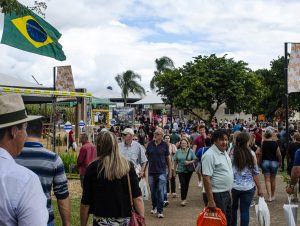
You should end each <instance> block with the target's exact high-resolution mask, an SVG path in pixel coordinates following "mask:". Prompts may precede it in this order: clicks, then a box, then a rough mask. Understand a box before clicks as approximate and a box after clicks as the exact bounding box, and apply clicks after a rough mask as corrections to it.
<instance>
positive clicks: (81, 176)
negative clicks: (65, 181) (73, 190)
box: [80, 175, 84, 188]
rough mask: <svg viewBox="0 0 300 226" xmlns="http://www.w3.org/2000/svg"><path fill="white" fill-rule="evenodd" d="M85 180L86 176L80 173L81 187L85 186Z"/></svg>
mask: <svg viewBox="0 0 300 226" xmlns="http://www.w3.org/2000/svg"><path fill="white" fill-rule="evenodd" d="M83 180H84V176H83V175H80V185H81V188H83Z"/></svg>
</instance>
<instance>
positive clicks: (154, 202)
mask: <svg viewBox="0 0 300 226" xmlns="http://www.w3.org/2000/svg"><path fill="white" fill-rule="evenodd" d="M148 183H149V187H150V192H151V201H152V209H153V210H154V209H155V208H157V188H156V187H157V185H156V184H157V179H156V175H155V174H149V175H148Z"/></svg>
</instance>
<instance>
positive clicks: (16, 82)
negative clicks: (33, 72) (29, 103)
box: [0, 73, 46, 89]
mask: <svg viewBox="0 0 300 226" xmlns="http://www.w3.org/2000/svg"><path fill="white" fill-rule="evenodd" d="M0 86H7V87H23V88H38V89H39V88H46V87H43V86H41V85H38V84H36V83H33V82H28V81H25V80H23V79H20V78H16V77H12V76H9V75H6V74H2V73H0Z"/></svg>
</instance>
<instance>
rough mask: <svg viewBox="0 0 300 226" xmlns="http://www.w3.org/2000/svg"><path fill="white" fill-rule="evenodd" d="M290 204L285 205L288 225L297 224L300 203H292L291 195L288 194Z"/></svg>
mask: <svg viewBox="0 0 300 226" xmlns="http://www.w3.org/2000/svg"><path fill="white" fill-rule="evenodd" d="M288 202H289V203H288V204H284V205H283V211H284V216H285V221H286V223H287V226H296V222H297V211H298V205H296V204H291V196H288Z"/></svg>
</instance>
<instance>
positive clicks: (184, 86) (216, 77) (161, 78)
mask: <svg viewBox="0 0 300 226" xmlns="http://www.w3.org/2000/svg"><path fill="white" fill-rule="evenodd" d="M156 85H157V87H158V93H159V94H161V95H163V96H165V97H166V99H167V100H168V99H172V102H173V104H174V106H176V107H178V108H181V109H185V110H187V111H188V112H189V113H191V114H192V115H194V116H196V117H198V118H200V119H202V120H205V121H206V119H204V118H201V116H200V115H199V114H198V113H197V111H196V109H204V110H206V112H207V114H208V121H211V119H212V118H213V117H214V115H215V113H216V111H217V110H218V109H219V107H220V106H221V105H222V104H226V105H227V107H228V108H230V109H231V110H232V111H235V112H240V111H245V112H251V110H252V109H255V107H256V103H257V99H258V98H260V96H261V95H262V89H261V88H262V83H261V81H260V80H259V78H257V76H256V74H255V73H254V72H252V71H251V70H250V69H249V68H247V64H246V63H245V62H243V61H238V62H236V61H234V60H233V59H232V58H226V55H224V56H222V57H217V56H216V55H215V54H212V55H210V56H201V55H200V56H198V57H195V59H194V61H192V62H188V63H186V64H185V65H184V66H183V67H182V68H179V69H176V70H173V71H168V72H163V73H160V74H158V75H157V78H156Z"/></svg>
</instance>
